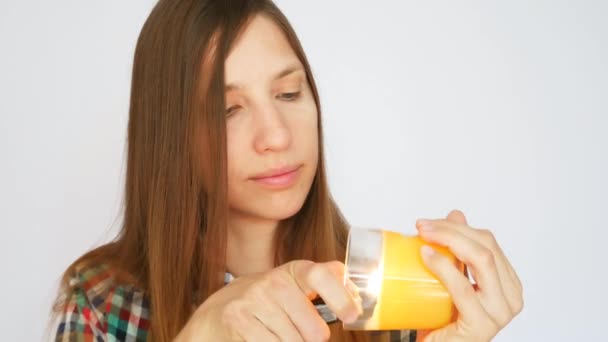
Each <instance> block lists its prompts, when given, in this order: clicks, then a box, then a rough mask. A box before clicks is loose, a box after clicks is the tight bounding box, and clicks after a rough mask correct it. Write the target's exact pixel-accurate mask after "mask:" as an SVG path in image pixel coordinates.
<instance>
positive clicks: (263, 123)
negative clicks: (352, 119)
mask: <svg viewBox="0 0 608 342" xmlns="http://www.w3.org/2000/svg"><path fill="white" fill-rule="evenodd" d="M225 70H226V73H225V79H226V129H227V139H228V141H227V143H228V202H229V206H230V218H231V219H239V218H240V219H271V220H282V219H285V218H288V217H290V216H292V215H294V214H295V213H297V211H298V210H299V209H300V208H301V207H302V204H303V203H304V200H305V199H306V195H307V194H308V191H309V190H310V186H311V184H312V181H313V179H314V176H315V172H316V169H317V162H318V154H319V153H318V148H319V146H318V132H317V108H316V105H315V101H314V99H313V96H312V92H311V90H310V86H309V84H308V81H307V78H306V73H305V71H304V68H303V67H302V63H300V61H299V59H298V58H297V56H296V55H295V53H294V52H293V51H292V49H291V47H290V45H289V43H288V41H287V39H286V38H285V36H284V34H283V32H282V31H281V29H279V27H277V26H276V25H275V24H274V22H272V21H271V20H269V19H267V18H266V17H263V16H260V15H258V16H256V17H255V18H254V19H253V20H252V21H251V22H250V24H249V26H248V27H247V28H246V30H245V31H244V32H243V34H242V35H241V37H240V38H239V40H238V41H237V42H236V44H235V45H234V47H233V49H232V51H231V52H230V54H229V55H228V58H227V59H226V69H225ZM290 171H291V172H290ZM286 172H288V173H286ZM272 175H277V176H275V177H265V176H272Z"/></svg>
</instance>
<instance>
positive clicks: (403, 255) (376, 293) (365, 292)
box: [344, 228, 464, 330]
mask: <svg viewBox="0 0 608 342" xmlns="http://www.w3.org/2000/svg"><path fill="white" fill-rule="evenodd" d="M423 244H425V242H424V241H423V240H422V239H421V238H420V237H418V236H406V235H403V234H400V233H395V232H390V231H384V230H377V229H358V228H352V229H351V230H350V232H349V237H348V245H347V248H346V262H345V272H344V282H345V284H348V283H351V285H350V286H352V284H354V285H355V287H356V290H357V291H358V293H359V297H360V298H361V306H362V308H363V313H362V314H361V315H359V317H358V318H357V320H356V321H355V322H353V323H350V324H346V323H344V329H347V330H402V329H436V328H440V327H442V326H445V325H446V324H448V323H449V322H450V321H451V319H452V317H453V316H454V312H455V308H454V305H453V302H452V299H451V297H450V295H449V293H448V292H447V290H446V288H445V287H444V286H443V285H442V284H441V283H440V282H439V280H438V279H437V278H436V277H435V276H434V275H433V274H432V273H431V272H430V271H429V270H428V269H427V268H426V266H425V265H424V263H423V261H422V257H421V255H420V248H421V247H422V245H423ZM433 247H434V248H435V249H436V250H437V251H438V252H440V253H442V254H443V255H445V256H447V257H448V258H450V259H451V260H453V262H454V263H455V264H456V265H458V267H459V268H460V269H461V270H463V267H464V266H463V265H462V264H461V263H460V262H458V260H457V259H456V258H455V257H454V255H453V254H452V253H450V251H449V250H448V249H447V248H445V247H440V246H433Z"/></svg>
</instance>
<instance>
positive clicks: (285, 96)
mask: <svg viewBox="0 0 608 342" xmlns="http://www.w3.org/2000/svg"><path fill="white" fill-rule="evenodd" d="M300 93H301V92H299V91H296V92H293V93H282V94H279V96H278V97H279V98H280V99H282V100H285V101H295V100H297V99H298V98H299V97H300Z"/></svg>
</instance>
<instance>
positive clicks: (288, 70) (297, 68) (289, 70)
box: [224, 65, 304, 92]
mask: <svg viewBox="0 0 608 342" xmlns="http://www.w3.org/2000/svg"><path fill="white" fill-rule="evenodd" d="M303 70H304V68H303V67H302V66H301V65H290V66H288V67H286V68H285V69H283V70H281V71H280V72H278V73H277V74H276V75H275V76H274V77H273V78H272V80H273V81H276V80H278V79H281V78H283V77H285V76H287V75H291V74H293V73H295V72H298V71H303ZM240 88H241V86H240V85H238V84H233V83H230V84H227V85H226V87H225V88H224V91H226V92H229V91H231V90H236V89H240Z"/></svg>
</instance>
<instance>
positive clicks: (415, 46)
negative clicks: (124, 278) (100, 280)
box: [0, 0, 608, 341]
mask: <svg viewBox="0 0 608 342" xmlns="http://www.w3.org/2000/svg"><path fill="white" fill-rule="evenodd" d="M153 4H154V2H153V1H150V0H145V1H144V0H131V1H118V0H112V1H109V0H106V1H103V2H100V1H67V0H61V1H10V2H9V1H3V2H1V3H0V163H1V164H0V227H1V229H2V235H1V237H0V265H1V271H0V274H1V277H2V281H1V282H0V296H1V303H2V306H3V307H2V309H1V310H0V325H2V340H6V341H36V340H41V339H46V338H45V337H43V336H44V335H43V334H44V329H45V328H46V324H47V318H48V312H49V307H50V304H51V300H52V298H53V296H54V294H55V293H54V291H55V289H56V285H57V281H58V278H59V275H60V273H61V272H62V270H63V269H64V268H65V267H66V266H67V264H68V263H69V262H70V261H72V260H73V259H74V258H76V257H77V256H79V255H81V254H82V253H83V252H85V251H86V250H88V249H90V248H91V247H93V246H95V245H97V244H99V243H102V242H103V241H107V240H108V239H109V238H110V237H112V236H113V234H114V233H115V232H116V229H117V228H118V226H119V225H120V215H119V212H120V210H119V209H120V203H121V192H122V183H123V180H122V176H123V173H124V163H123V160H124V144H125V131H126V122H127V111H128V96H129V86H130V84H129V82H130V72H131V63H132V56H133V51H134V46H135V41H136V39H137V35H138V33H139V30H140V28H141V25H142V24H143V22H144V20H145V18H146V16H147V14H148V13H149V10H150V9H151V7H152V6H153ZM372 4H373V5H372ZM278 5H279V6H280V7H281V8H282V9H283V10H284V11H285V13H286V15H287V17H288V18H289V19H290V20H291V21H292V24H293V25H294V26H295V28H296V31H297V32H298V33H299V35H300V38H301V40H302V42H303V44H304V47H305V49H306V51H307V53H308V55H309V58H310V61H311V64H312V67H313V71H314V73H315V75H316V78H317V81H318V83H319V88H320V93H321V97H322V103H323V109H324V113H323V114H324V122H325V130H326V150H327V153H328V156H327V158H328V167H329V175H330V183H331V186H332V190H333V193H334V195H335V197H336V199H337V201H338V203H339V204H340V206H341V207H342V209H343V211H344V213H345V214H346V216H347V218H348V219H349V220H350V221H351V223H353V224H356V225H367V226H381V227H384V228H389V229H394V230H400V231H404V232H408V233H413V232H414V228H413V224H414V221H415V219H416V218H418V217H432V218H433V217H441V216H444V215H446V214H447V212H448V211H449V210H450V209H452V208H459V209H461V210H463V211H464V212H465V214H467V216H468V218H469V221H470V224H471V225H473V226H476V227H483V228H489V229H492V230H493V231H494V232H495V234H496V236H497V238H498V240H499V241H500V242H501V244H502V246H503V247H504V249H505V251H506V253H507V254H508V256H510V258H511V260H512V263H513V264H514V266H515V267H516V269H517V270H518V271H519V274H520V276H521V278H522V280H523V282H524V285H525V299H526V307H525V309H524V311H523V312H522V314H521V315H520V316H519V317H518V318H516V319H515V320H514V321H513V322H512V324H511V325H510V326H508V327H507V328H506V329H505V330H504V331H503V332H501V333H500V335H499V336H498V338H496V341H541V340H542V341H573V340H588V341H598V340H604V339H606V336H605V333H603V330H604V329H603V327H602V324H604V325H605V324H606V323H607V322H608V314H607V313H606V308H607V307H608V296H607V295H606V291H608V280H607V272H606V270H607V269H608V267H607V266H606V263H607V262H608V252H607V248H606V239H607V238H608V233H606V229H607V228H608V227H607V226H606V224H605V222H606V219H605V217H606V215H607V214H608V210H607V209H608V201H607V200H606V193H607V192H608V181H607V180H606V175H607V174H608V138H607V133H608V21H607V20H606V17H607V15H608V5H607V2H602V1H548V0H547V1H521V0H519V1H503V2H501V3H495V2H481V1H479V2H466V3H465V2H456V1H443V2H437V1H425V2H422V1H419V2H415V3H414V2H403V1H387V0H385V1H373V2H371V1H345V0H343V1H296V0H281V1H278Z"/></svg>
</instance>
